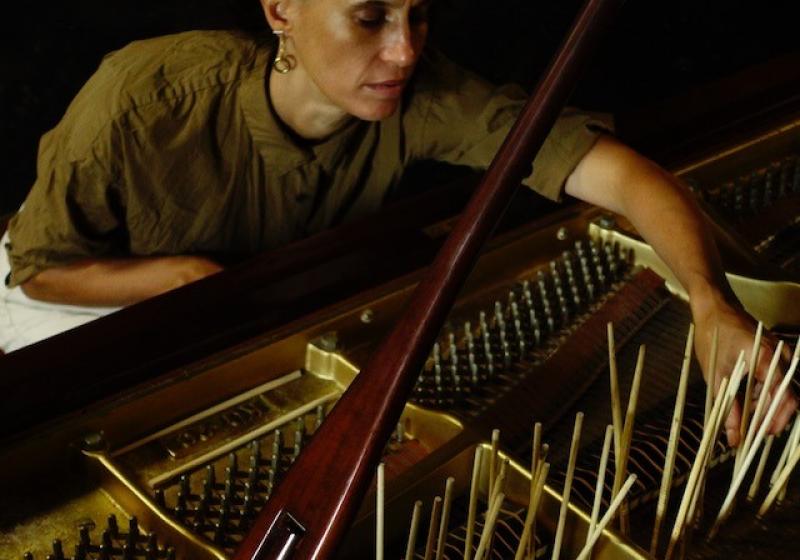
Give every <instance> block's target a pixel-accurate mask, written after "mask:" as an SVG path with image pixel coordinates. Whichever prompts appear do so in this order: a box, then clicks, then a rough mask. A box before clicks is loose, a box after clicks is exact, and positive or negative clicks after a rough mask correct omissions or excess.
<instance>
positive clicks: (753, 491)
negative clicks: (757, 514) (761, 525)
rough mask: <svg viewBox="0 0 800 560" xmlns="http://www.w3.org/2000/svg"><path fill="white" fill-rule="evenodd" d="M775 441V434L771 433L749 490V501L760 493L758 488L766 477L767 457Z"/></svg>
mask: <svg viewBox="0 0 800 560" xmlns="http://www.w3.org/2000/svg"><path fill="white" fill-rule="evenodd" d="M774 441H775V436H774V435H772V434H770V435H769V436H767V441H765V442H764V447H762V448H761V458H760V459H759V460H758V466H757V467H756V474H755V475H753V482H751V483H750V489H749V490H748V491H747V501H748V502H752V501H753V500H755V499H756V496H757V495H758V489H759V487H760V486H761V479H762V478H763V477H764V469H765V468H766V466H767V458H768V457H769V452H770V451H771V450H772V443H773V442H774Z"/></svg>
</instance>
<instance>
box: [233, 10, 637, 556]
mask: <svg viewBox="0 0 800 560" xmlns="http://www.w3.org/2000/svg"><path fill="white" fill-rule="evenodd" d="M621 4H622V0H587V1H586V3H585V4H584V6H583V7H582V8H581V11H580V12H579V14H578V16H577V17H576V19H575V21H574V23H573V25H572V26H571V27H570V30H569V32H568V33H567V35H566V37H565V40H564V42H563V43H562V45H561V47H560V48H559V49H558V51H557V54H556V56H555V58H554V59H553V61H552V63H551V64H550V65H549V66H548V67H547V68H546V69H545V71H544V72H543V73H542V78H541V80H540V81H539V84H538V85H537V87H536V88H535V90H534V92H533V94H532V95H531V97H530V99H529V100H528V102H527V103H526V104H525V106H524V107H523V108H522V111H521V112H520V116H519V118H518V119H517V122H516V123H514V125H513V126H512V128H511V130H510V131H509V133H508V135H507V136H506V139H505V141H504V142H503V144H502V146H501V147H500V150H499V151H498V153H497V155H496V156H495V158H494V159H493V160H492V163H491V164H490V165H489V169H488V170H487V171H486V173H485V174H484V176H483V179H482V180H481V183H480V185H479V186H478V187H477V189H476V190H475V193H474V194H473V196H472V198H471V199H470V202H469V203H468V204H467V206H466V208H465V209H464V211H463V212H462V213H461V215H460V217H459V219H458V222H457V223H456V224H455V226H454V228H453V230H452V232H451V234H450V236H449V237H448V238H447V240H446V241H445V243H444V244H443V246H442V248H441V250H440V251H439V253H438V255H437V256H436V259H435V260H434V262H433V263H432V264H431V266H430V267H429V268H428V270H427V273H426V275H425V277H424V278H423V279H422V281H421V282H420V283H419V284H418V285H417V287H416V288H415V290H414V292H413V294H412V295H411V297H409V299H408V300H407V302H406V305H405V308H404V310H403V313H402V315H401V317H400V319H399V320H398V322H397V323H396V324H395V327H394V329H393V330H392V332H391V333H389V335H388V336H387V337H386V338H385V339H384V340H383V341H382V342H381V344H380V345H379V346H378V347H377V348H376V349H375V351H374V352H373V353H372V354H371V356H370V358H369V360H368V362H367V363H366V364H365V366H364V367H363V368H362V370H361V373H359V375H358V376H356V378H355V379H354V380H353V382H352V383H351V384H350V386H349V387H348V389H347V391H345V393H344V395H343V396H342V398H341V399H339V401H338V402H337V403H336V406H334V407H333V410H332V411H331V413H330V414H329V415H328V417H327V419H326V420H325V422H323V423H322V425H321V426H320V428H319V429H318V430H317V431H316V432H315V434H314V437H312V438H311V441H310V442H309V444H308V445H307V446H305V447H304V448H303V451H302V453H301V454H300V455H299V456H298V457H297V459H296V460H295V462H294V464H293V465H292V467H291V469H289V472H288V473H287V474H286V476H284V477H283V479H282V481H281V483H280V484H279V485H278V486H277V488H276V489H275V490H274V491H273V493H272V495H271V496H270V499H269V501H267V504H266V506H265V507H264V508H263V509H262V510H261V513H260V514H259V515H258V517H257V518H256V519H255V521H254V522H253V525H252V528H251V530H250V531H249V532H248V534H247V535H246V536H245V537H244V539H243V540H242V542H241V544H240V545H239V548H238V549H237V551H236V553H235V555H234V557H233V560H265V559H267V558H275V557H277V556H278V555H279V554H282V553H285V556H286V557H287V558H299V559H303V560H305V559H307V558H308V559H312V558H313V559H321V558H329V557H332V556H334V555H335V554H336V551H337V549H338V546H339V543H340V542H341V540H342V539H343V538H344V535H345V534H346V532H347V530H348V529H349V527H350V523H351V521H352V520H353V518H354V517H355V515H356V514H357V512H358V509H359V507H360V506H361V503H362V501H363V498H364V495H365V494H366V492H367V490H368V489H369V486H370V483H371V481H372V478H373V476H374V472H375V467H376V465H377V464H378V463H379V462H380V458H381V454H382V452H383V449H384V447H385V445H386V440H387V439H388V438H389V436H390V434H391V433H392V431H393V430H394V429H395V427H396V426H397V420H398V419H399V418H400V415H401V413H402V411H403V407H404V406H405V403H406V401H407V400H408V397H409V395H410V394H411V391H412V390H413V388H414V384H415V383H416V381H417V379H418V377H419V372H420V370H421V369H422V367H423V366H424V364H425V361H426V359H427V358H428V353H429V350H430V348H431V347H432V346H433V343H434V341H435V339H436V337H437V336H438V333H439V331H440V329H441V328H442V325H443V324H444V322H445V320H446V318H447V314H448V312H449V311H450V308H451V307H452V306H453V303H454V302H455V300H456V298H457V297H458V294H459V291H460V289H461V287H462V286H463V284H464V282H465V280H466V278H467V275H468V274H469V272H470V270H471V269H472V267H473V265H474V263H475V262H476V260H477V259H478V256H479V254H480V251H481V249H482V247H483V245H484V243H485V242H486V240H487V239H488V238H489V236H490V235H491V233H492V231H493V230H494V227H495V225H496V224H497V222H498V220H499V219H500V217H501V216H502V214H503V212H504V211H505V209H506V207H507V206H508V204H509V202H510V201H511V198H512V196H513V195H514V193H515V191H516V189H517V187H518V186H519V184H520V183H521V182H522V180H523V179H524V178H525V177H528V176H529V175H530V174H531V162H533V161H534V157H535V155H536V153H537V152H538V151H539V148H540V147H541V146H542V144H543V143H544V140H545V138H546V137H547V135H548V133H549V131H550V129H551V128H552V126H553V124H554V123H555V122H556V119H557V118H558V116H559V114H560V112H561V108H562V106H563V105H564V103H565V102H566V100H567V99H568V97H569V95H570V93H571V92H572V90H573V88H574V86H575V84H576V82H577V81H578V77H579V76H580V74H581V71H582V70H583V68H584V67H585V66H586V65H587V64H588V61H589V56H590V55H591V54H593V53H594V52H596V51H597V43H598V40H599V38H600V34H601V30H604V29H605V28H606V27H608V26H609V25H610V23H611V22H612V17H613V15H614V14H615V13H616V10H617V8H618V7H619V6H620V5H621ZM320 465H325V466H326V467H325V468H324V469H323V468H320Z"/></svg>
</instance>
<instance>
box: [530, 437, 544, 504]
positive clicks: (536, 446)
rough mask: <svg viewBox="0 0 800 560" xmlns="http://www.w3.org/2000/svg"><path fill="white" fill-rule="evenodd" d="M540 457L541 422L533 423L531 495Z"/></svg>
mask: <svg viewBox="0 0 800 560" xmlns="http://www.w3.org/2000/svg"><path fill="white" fill-rule="evenodd" d="M541 458H542V423H541V422H536V424H534V425H533V451H532V452H531V497H533V492H534V488H535V487H536V471H538V470H539V462H540V461H541Z"/></svg>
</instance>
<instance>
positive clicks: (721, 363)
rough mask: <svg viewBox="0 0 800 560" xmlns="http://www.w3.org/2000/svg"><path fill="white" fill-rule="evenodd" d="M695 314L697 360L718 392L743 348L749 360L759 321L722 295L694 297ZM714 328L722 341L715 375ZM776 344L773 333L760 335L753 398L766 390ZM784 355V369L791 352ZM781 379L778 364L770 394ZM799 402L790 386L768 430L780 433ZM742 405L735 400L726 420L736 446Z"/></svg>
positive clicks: (739, 441) (728, 432)
mask: <svg viewBox="0 0 800 560" xmlns="http://www.w3.org/2000/svg"><path fill="white" fill-rule="evenodd" d="M692 315H693V316H694V321H695V326H696V329H695V332H696V335H695V351H696V354H697V359H698V360H699V362H700V365H701V367H702V368H703V374H704V376H705V378H706V382H707V383H712V382H713V384H714V393H715V394H716V391H717V389H718V388H719V385H720V383H721V382H722V379H723V378H724V377H729V376H730V375H731V372H732V371H733V368H734V366H735V364H736V360H737V358H738V356H739V353H740V352H741V351H742V350H744V353H745V360H747V361H748V363H749V361H750V359H751V352H752V349H753V342H754V339H755V334H756V324H755V323H754V321H753V320H752V319H751V318H750V317H749V316H748V315H747V314H746V313H745V312H744V311H743V310H741V309H739V308H738V307H736V306H733V305H730V304H729V303H728V302H726V301H724V300H722V299H721V298H709V299H704V298H702V297H695V298H693V300H692ZM715 328H719V342H718V348H717V365H716V368H715V369H716V371H714V372H713V374H712V372H710V371H707V370H708V367H709V364H710V354H711V346H712V338H713V333H714V329H715ZM776 346H777V344H776V342H775V340H774V338H773V337H772V336H770V335H769V333H768V332H764V333H763V336H762V337H761V347H760V350H759V355H758V360H757V364H756V369H755V372H754V373H755V382H756V385H755V386H754V388H753V392H752V395H751V398H752V399H757V398H758V395H759V394H760V391H761V390H763V387H762V385H761V384H763V382H764V379H765V378H766V376H767V371H768V369H769V364H770V361H771V360H772V357H773V354H774V352H775V348H776ZM784 354H785V355H784V356H783V358H784V359H783V360H782V365H783V368H782V369H783V370H785V366H786V364H787V363H788V358H789V353H788V352H784ZM782 378H783V376H782V375H781V367H780V366H779V370H778V371H777V372H776V374H775V377H774V378H773V385H772V387H770V388H769V390H770V395H774V394H775V391H776V390H777V388H778V386H779V385H780V382H781V379H782ZM746 382H747V381H746V377H745V378H743V379H742V386H743V387H744V384H745V383H746ZM751 403H752V406H750V413H752V412H753V409H754V408H755V403H754V402H752V401H751ZM797 404H798V402H797V397H796V396H795V395H794V393H793V392H792V390H791V389H789V390H788V391H787V392H786V394H785V395H784V396H783V399H782V401H781V404H780V405H779V408H778V411H777V413H776V415H775V418H774V419H773V421H772V424H771V425H770V427H769V433H772V434H775V433H779V432H780V431H782V430H783V429H784V428H785V427H786V425H787V424H788V423H789V421H790V420H791V418H792V415H793V414H794V412H795V410H796V409H797ZM742 405H743V403H742V402H740V399H739V398H737V399H736V401H735V402H734V403H733V407H732V409H731V413H730V415H728V418H727V419H726V421H725V434H726V436H727V439H728V444H729V445H731V446H734V447H736V446H738V445H739V444H740V443H741V434H740V426H741V421H742Z"/></svg>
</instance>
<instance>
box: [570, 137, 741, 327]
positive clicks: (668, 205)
mask: <svg viewBox="0 0 800 560" xmlns="http://www.w3.org/2000/svg"><path fill="white" fill-rule="evenodd" d="M567 192H568V193H569V194H571V195H573V196H576V197H578V198H581V199H583V200H586V201H587V202H590V203H592V204H596V205H598V206H602V207H604V208H607V209H609V210H611V211H614V212H617V213H619V214H622V215H624V216H625V217H626V218H627V219H628V220H629V221H630V222H631V223H632V224H633V226H634V227H635V228H636V230H637V231H638V232H639V233H640V234H641V235H642V237H643V238H644V239H646V240H647V242H648V243H649V244H650V245H651V246H652V247H653V249H654V250H655V251H656V253H658V255H659V256H660V257H661V258H662V259H663V260H664V262H665V263H666V264H667V266H668V267H669V268H670V270H672V272H673V273H674V274H675V276H676V277H677V278H678V280H679V281H680V283H681V285H682V286H683V287H684V289H685V290H686V292H687V293H688V294H689V297H690V300H691V302H692V306H693V310H695V311H696V312H704V311H705V310H706V307H707V306H713V305H715V304H718V303H720V302H721V301H727V302H729V303H730V302H733V301H735V298H733V294H732V291H731V289H730V286H729V285H728V282H727V279H726V278H725V274H724V272H723V269H722V264H721V262H720V257H719V253H718V251H717V248H716V246H715V245H714V241H713V237H712V235H711V232H710V230H709V228H708V225H707V222H706V220H705V217H704V215H703V214H702V212H701V211H700V209H699V208H698V206H697V204H696V203H695V201H694V199H693V197H692V194H691V193H690V192H689V190H688V189H687V188H686V187H685V186H684V185H683V184H682V183H681V182H680V181H679V180H678V179H677V178H675V177H674V176H672V175H671V174H669V173H667V172H666V171H664V170H663V169H661V168H660V167H658V166H657V165H656V164H654V163H652V162H651V161H649V160H647V159H646V158H644V157H642V156H640V155H639V154H637V153H636V152H634V151H633V150H631V149H630V148H628V147H626V146H624V145H622V144H620V143H619V142H617V141H615V140H613V139H611V138H606V137H604V138H601V139H600V140H599V141H598V143H597V144H596V145H595V147H594V148H593V149H592V150H591V151H590V152H589V153H588V154H587V155H586V157H585V158H584V159H583V160H582V161H581V163H580V164H579V165H578V167H577V168H576V169H575V172H574V173H573V175H572V176H571V177H570V179H569V181H568V182H567Z"/></svg>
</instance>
